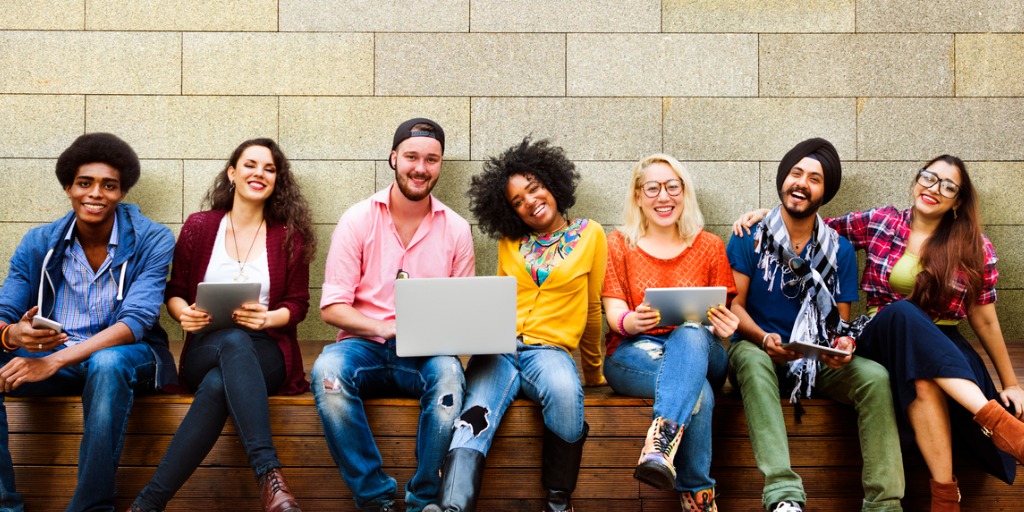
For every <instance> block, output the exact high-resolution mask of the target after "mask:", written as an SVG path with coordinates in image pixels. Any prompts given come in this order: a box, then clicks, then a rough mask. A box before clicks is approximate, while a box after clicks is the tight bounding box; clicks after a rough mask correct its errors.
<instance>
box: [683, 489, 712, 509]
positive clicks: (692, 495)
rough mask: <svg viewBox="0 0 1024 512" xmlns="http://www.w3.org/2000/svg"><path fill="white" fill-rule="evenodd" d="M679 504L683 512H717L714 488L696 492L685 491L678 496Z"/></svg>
mask: <svg viewBox="0 0 1024 512" xmlns="http://www.w3.org/2000/svg"><path fill="white" fill-rule="evenodd" d="M679 503H680V504H681V505H682V506H683V512H718V505H716V504H715V488H714V487H712V488H710V489H704V490H700V491H697V492H690V491H686V492H684V493H683V494H682V495H681V496H679Z"/></svg>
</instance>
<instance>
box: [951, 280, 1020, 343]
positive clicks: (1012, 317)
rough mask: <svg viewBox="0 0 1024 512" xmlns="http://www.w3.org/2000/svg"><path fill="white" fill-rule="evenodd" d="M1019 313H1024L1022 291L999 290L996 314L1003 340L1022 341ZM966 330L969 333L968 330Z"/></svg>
mask: <svg viewBox="0 0 1024 512" xmlns="http://www.w3.org/2000/svg"><path fill="white" fill-rule="evenodd" d="M1021 311H1024V290H1019V289H1016V290H1005V289H1002V290H999V293H998V296H997V299H996V312H997V314H998V315H999V318H1000V322H999V326H1000V327H1001V328H1002V330H1003V338H1004V339H1007V340H1012V341H1016V342H1019V341H1020V340H1024V322H1022V321H1021V320H1020V312H1021ZM963 323H964V324H966V323H967V322H963ZM961 325H962V324H961ZM963 328H966V327H963ZM963 328H962V329H963ZM967 330H968V331H970V329H967ZM972 334H973V333H972ZM972 338H976V336H972Z"/></svg>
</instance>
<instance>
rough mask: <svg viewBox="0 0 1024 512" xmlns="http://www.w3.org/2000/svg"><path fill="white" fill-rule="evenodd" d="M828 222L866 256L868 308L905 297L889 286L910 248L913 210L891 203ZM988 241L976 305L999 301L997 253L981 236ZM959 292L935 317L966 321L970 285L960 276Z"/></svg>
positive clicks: (956, 286)
mask: <svg viewBox="0 0 1024 512" xmlns="http://www.w3.org/2000/svg"><path fill="white" fill-rule="evenodd" d="M825 223H826V224H828V225H829V226H831V227H832V228H833V229H835V230H836V231H838V232H839V234H840V235H842V236H845V237H846V238H848V239H849V240H850V242H851V243H853V246H854V247H855V248H856V249H858V250H860V249H863V250H864V252H865V253H866V255H867V263H866V265H865V266H864V278H863V280H862V281H861V289H862V290H864V292H865V293H867V296H868V301H867V302H868V307H869V308H870V307H877V308H879V309H881V308H883V307H885V306H886V305H888V304H891V303H893V302H895V301H897V300H900V299H902V298H904V297H902V296H901V295H900V294H898V293H896V292H895V291H894V290H893V289H892V286H890V285H889V274H891V273H892V267H893V266H894V265H896V262H897V261H899V259H900V258H901V257H903V253H905V252H906V251H907V237H909V236H910V210H909V209H907V210H897V209H896V208H893V207H892V206H886V207H883V208H875V209H872V210H868V211H866V212H852V213H848V214H846V215H844V216H842V217H838V218H835V219H825ZM982 240H983V242H984V244H985V268H984V269H983V270H982V281H983V282H982V291H981V294H980V295H979V296H978V301H977V304H979V305H981V304H991V303H993V302H995V301H996V280H997V279H998V278H999V271H997V270H996V261H998V258H996V252H995V249H994V248H993V247H992V242H990V241H989V239H988V237H985V236H982ZM952 284H953V289H954V290H955V291H956V293H955V294H954V296H953V298H952V300H951V301H950V302H949V304H948V305H947V306H946V308H945V309H944V310H943V311H940V312H938V314H937V316H935V317H934V318H933V320H957V321H959V320H963V319H964V318H966V317H967V312H968V310H969V309H970V306H971V305H970V304H967V303H966V302H967V284H966V282H965V281H964V279H963V278H962V277H961V276H957V278H956V279H955V280H954V282H953V283H952Z"/></svg>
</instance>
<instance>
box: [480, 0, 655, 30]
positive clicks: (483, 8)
mask: <svg viewBox="0 0 1024 512" xmlns="http://www.w3.org/2000/svg"><path fill="white" fill-rule="evenodd" d="M660 5H661V4H660V2H658V1H655V0H591V1H587V0H520V1H517V2H507V1H502V0H474V1H473V2H472V3H471V5H470V8H471V13H470V18H471V20H472V27H471V30H472V31H473V32H658V31H659V30H660V29H661V20H660V18H661V12H660Z"/></svg>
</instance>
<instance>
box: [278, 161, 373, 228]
mask: <svg viewBox="0 0 1024 512" xmlns="http://www.w3.org/2000/svg"><path fill="white" fill-rule="evenodd" d="M373 169H374V163H373V162H371V161H365V160H363V161H342V162H339V161H324V160H293V161H292V172H293V173H295V177H296V178H297V180H298V182H299V186H300V187H302V194H303V195H304V196H305V197H306V201H308V202H309V206H310V208H311V209H312V211H313V222H315V223H318V224H336V223H337V222H338V219H340V218H341V214H342V213H345V210H348V209H349V207H351V206H352V205H354V204H356V203H358V202H359V201H362V200H363V199H366V198H367V197H370V195H372V194H373V193H374V192H376V188H375V187H374V182H373V176H374V170H373Z"/></svg>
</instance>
